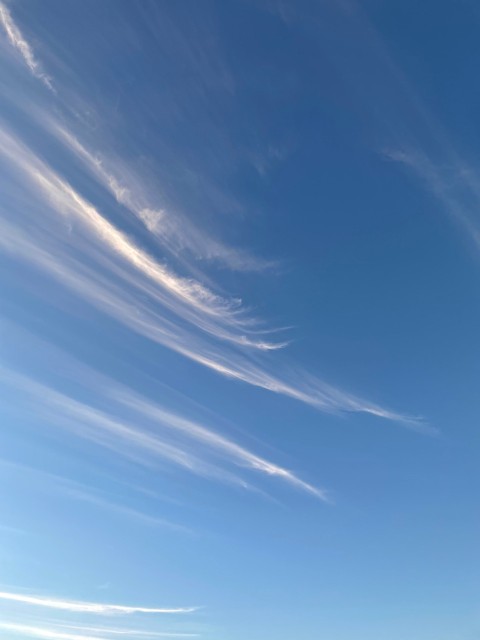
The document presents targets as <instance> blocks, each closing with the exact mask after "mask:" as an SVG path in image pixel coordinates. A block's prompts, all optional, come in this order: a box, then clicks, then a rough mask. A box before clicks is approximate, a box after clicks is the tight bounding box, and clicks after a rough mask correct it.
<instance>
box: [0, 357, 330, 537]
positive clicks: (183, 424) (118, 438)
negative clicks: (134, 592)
mask: <svg viewBox="0 0 480 640" xmlns="http://www.w3.org/2000/svg"><path fill="white" fill-rule="evenodd" d="M89 378H90V379H91V380H92V383H91V385H92V386H91V388H90V389H89V392H90V393H92V392H93V391H94V388H97V390H98V389H101V388H102V386H104V385H105V381H104V380H103V379H102V378H101V377H100V378H99V377H95V376H94V375H91V376H89ZM0 379H2V380H3V382H4V384H7V385H8V386H11V387H13V388H15V389H20V390H22V391H23V392H26V393H27V394H28V396H29V397H30V398H32V399H33V400H34V402H35V405H34V406H35V411H36V413H37V414H38V412H39V410H40V408H41V407H43V408H44V409H46V410H47V413H46V414H45V415H46V416H47V417H48V418H49V419H50V420H51V421H52V422H53V423H54V424H56V425H58V426H59V427H61V428H62V429H67V430H69V432H70V433H73V434H74V435H75V436H77V437H81V438H83V439H87V440H90V441H91V442H93V443H95V444H96V445H99V446H102V447H105V448H107V449H108V450H110V451H111V452H113V453H114V454H116V455H121V456H122V457H125V458H127V459H128V460H130V461H132V462H134V463H140V464H144V465H146V466H147V467H148V466H151V465H152V463H153V462H154V461H155V460H166V461H168V462H169V463H171V464H173V465H175V466H177V467H180V468H181V469H183V470H184V471H187V472H189V473H193V474H196V475H200V476H204V477H207V478H208V477H209V478H212V479H215V480H218V481H221V482H225V483H228V484H237V485H239V486H242V487H244V488H249V484H248V483H247V482H245V480H243V479H242V478H240V477H239V476H238V475H237V474H236V473H235V471H232V470H231V469H230V467H232V466H233V467H234V468H235V467H236V468H238V469H244V470H250V471H251V472H253V473H257V474H260V475H264V476H266V477H272V478H275V479H279V480H282V481H284V482H285V483H287V484H289V485H290V486H292V487H293V488H296V489H298V490H300V491H303V492H306V493H308V494H311V495H313V496H315V497H316V498H319V499H320V500H323V501H325V502H330V501H331V498H330V495H329V493H328V492H327V491H326V490H325V489H321V488H318V487H315V486H313V485H312V484H310V483H308V482H305V481H304V480H302V479H301V478H299V477H298V476H297V475H295V474H294V473H292V472H291V471H289V470H288V469H285V468H283V467H281V466H279V465H277V464H275V463H273V462H271V461H269V460H267V459H265V458H263V457H261V456H258V455H256V454H254V453H253V452H251V451H249V450H248V449H246V448H245V447H242V446H241V445H239V444H238V443H236V442H234V441H232V440H230V439H228V438H226V437H225V436H223V435H221V434H220V433H218V432H215V431H214V430H213V429H211V428H208V427H206V426H205V425H203V424H201V423H199V422H198V421H194V420H191V419H189V418H187V417H185V416H183V415H181V414H179V413H174V412H173V411H171V410H167V409H165V408H164V407H161V406H160V405H158V404H157V403H154V402H151V401H148V400H147V399H146V398H144V397H142V396H139V395H138V394H136V393H133V392H131V391H129V390H128V389H127V388H125V387H123V386H122V385H118V384H115V383H113V381H109V382H108V383H107V387H106V388H105V389H104V390H103V395H102V397H103V398H105V397H106V398H108V397H110V399H111V400H112V401H114V402H115V403H116V406H115V405H112V406H111V411H112V413H106V412H105V411H100V410H98V409H97V408H95V407H93V406H89V405H86V404H85V403H84V402H79V401H78V400H75V399H74V398H71V397H69V396H67V395H65V394H64V393H60V392H59V391H56V390H55V389H52V388H49V387H47V386H46V385H44V384H41V383H38V382H36V381H34V380H31V379H30V378H28V377H26V376H23V375H20V374H18V373H16V372H14V371H11V370H5V369H0ZM125 408H128V409H129V411H130V414H131V413H132V412H133V416H132V417H130V418H129V419H128V420H126V419H125V418H119V417H118V415H119V414H124V413H125ZM142 425H145V426H142ZM172 434H173V435H176V434H179V435H181V436H183V440H182V441H180V442H178V439H176V440H175V441H171V440H172ZM219 463H220V464H219ZM225 466H226V467H227V468H225ZM69 493H72V494H73V495H74V497H77V498H80V499H84V500H87V501H89V502H92V503H94V504H97V505H98V506H103V504H104V503H105V501H104V500H103V499H102V498H101V497H100V498H99V497H97V496H94V495H93V496H92V495H91V493H88V494H85V491H84V490H83V488H82V487H80V488H78V487H75V486H73V487H71V488H70V489H69ZM106 506H107V507H109V508H110V509H112V505H111V503H110V502H108V503H106ZM113 508H114V509H115V505H113ZM117 510H119V511H120V513H124V514H125V515H132V514H130V513H129V512H130V509H129V508H128V507H123V506H118V507H117ZM133 515H136V517H137V519H138V518H142V517H143V518H145V519H146V520H147V521H149V520H154V521H155V522H156V521H157V519H156V518H155V519H153V518H151V517H149V516H146V515H145V516H144V515H143V514H138V513H137V512H135V514H133ZM162 523H163V521H160V523H158V522H157V524H162ZM167 524H169V525H170V526H176V525H171V524H170V523H167Z"/></svg>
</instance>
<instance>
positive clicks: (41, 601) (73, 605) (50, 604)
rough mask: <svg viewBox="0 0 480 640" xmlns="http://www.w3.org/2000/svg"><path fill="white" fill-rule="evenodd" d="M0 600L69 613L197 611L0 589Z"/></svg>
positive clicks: (192, 608)
mask: <svg viewBox="0 0 480 640" xmlns="http://www.w3.org/2000/svg"><path fill="white" fill-rule="evenodd" d="M0 600H8V601H9V602H19V603H22V604H27V605H32V606H35V607H44V608H47V609H56V610H58V611H70V612H71V613H92V614H102V615H116V614H125V615H130V614H135V613H145V614H184V613H193V612H194V611H198V607H175V608H168V607H141V606H126V605H120V604H104V603H101V602H81V601H76V600H60V599H58V598H46V597H43V596H38V595H28V594H22V593H11V592H8V591H0Z"/></svg>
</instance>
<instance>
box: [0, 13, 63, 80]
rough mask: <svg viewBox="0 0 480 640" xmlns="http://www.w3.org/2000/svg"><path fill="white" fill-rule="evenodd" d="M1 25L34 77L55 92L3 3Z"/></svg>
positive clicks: (0, 15) (0, 16) (0, 14)
mask: <svg viewBox="0 0 480 640" xmlns="http://www.w3.org/2000/svg"><path fill="white" fill-rule="evenodd" d="M0 24H1V25H2V26H3V28H4V30H5V33H6V34H7V37H8V40H9V42H10V44H11V45H12V46H13V47H14V48H15V49H16V50H17V51H18V52H19V53H20V55H21V56H22V58H23V61H24V62H25V64H26V65H27V67H28V69H29V70H30V72H31V73H32V75H34V76H35V77H36V78H38V79H39V80H40V81H41V82H43V84H44V85H45V86H46V87H48V88H49V89H50V90H51V91H55V89H54V87H53V84H52V80H51V78H50V77H49V76H48V75H47V74H46V73H45V72H44V71H43V69H42V66H41V64H40V63H39V62H38V60H37V59H36V58H35V55H34V53H33V50H32V47H31V46H30V45H29V43H28V42H27V40H26V39H25V37H24V36H23V35H22V32H21V31H20V29H19V28H18V26H17V25H16V24H15V22H14V20H13V18H12V16H11V14H10V12H9V10H8V9H7V7H6V6H5V5H4V4H3V3H0Z"/></svg>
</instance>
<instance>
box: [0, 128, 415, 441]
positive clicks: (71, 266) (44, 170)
mask: <svg viewBox="0 0 480 640" xmlns="http://www.w3.org/2000/svg"><path fill="white" fill-rule="evenodd" d="M54 128H55V127H54ZM58 136H60V137H63V138H64V141H65V143H66V145H67V147H69V148H70V150H71V151H72V152H73V153H74V154H75V155H76V156H77V157H81V159H82V161H83V162H84V163H85V164H86V165H87V166H88V167H89V169H90V171H91V172H92V173H93V174H94V175H95V178H96V180H97V181H99V182H100V183H102V184H103V185H104V186H105V187H107V188H108V189H109V190H110V191H111V193H113V195H114V197H115V198H116V199H117V201H118V202H120V203H121V204H123V205H124V206H125V207H127V209H128V210H129V211H130V212H131V213H133V215H135V216H136V217H137V218H139V217H140V218H142V216H143V218H145V216H146V217H147V218H148V219H150V221H151V211H152V210H151V209H149V208H148V207H147V206H144V205H143V204H140V205H139V204H138V202H137V201H136V197H134V196H132V195H131V193H130V191H129V189H128V188H126V187H124V186H123V184H121V183H120V182H118V181H117V179H116V178H115V177H114V176H113V174H112V173H111V172H110V171H109V170H108V169H106V168H105V167H104V165H103V164H102V162H101V161H98V160H96V159H95V156H94V155H93V154H92V153H91V152H89V151H88V150H87V149H86V148H85V147H84V146H82V145H81V144H80V143H79V142H78V140H76V138H75V137H74V136H72V135H71V134H70V133H68V132H66V130H65V129H63V130H62V131H59V130H58V131H57V137H58ZM1 142H2V144H1V153H3V155H4V156H5V157H6V158H7V159H8V161H9V162H10V164H11V165H12V166H15V167H16V170H17V172H18V173H20V174H21V175H22V177H23V179H26V180H27V182H28V183H29V185H30V188H31V190H32V194H35V195H40V196H41V197H42V199H43V201H44V203H48V204H49V205H50V207H51V208H52V210H53V211H55V212H56V213H57V214H60V216H61V218H60V220H58V219H57V220H55V219H52V218H51V215H45V216H44V219H42V220H41V221H40V222H39V221H38V220H37V219H36V216H32V217H31V218H30V220H29V221H27V219H26V218H25V219H24V220H23V221H22V220H18V219H16V220H15V221H14V223H13V224H11V223H9V222H5V223H4V224H3V234H2V239H1V240H0V242H2V243H3V245H4V248H5V249H6V250H7V251H10V252H12V251H13V252H14V253H15V254H16V256H17V257H20V258H21V259H22V260H26V261H28V262H30V263H31V264H33V265H35V267H37V268H40V269H42V270H44V271H46V272H48V273H49V274H50V275H51V276H53V277H54V278H56V279H57V280H58V281H60V282H62V284H64V285H65V286H66V287H67V288H69V289H70V290H73V291H75V293H76V294H77V295H80V296H81V297H82V298H84V299H86V300H88V302H90V303H91V304H93V305H94V306H95V307H96V308H98V309H100V310H102V311H103V312H105V313H107V314H108V315H110V316H112V317H113V318H115V320H117V321H119V322H121V323H123V324H126V325H127V326H128V327H130V328H131V329H133V330H134V331H136V332H137V333H140V334H141V335H144V336H146V337H148V338H149V339H152V340H154V341H155V342H158V343H159V344H162V345H163V346H166V347H168V348H170V349H173V350H174V351H176V352H177V353H180V354H182V355H184V356H186V357H187V358H190V359H191V360H194V361H195V362H197V363H199V364H201V365H203V366H205V367H207V368H209V369H212V370H214V371H216V372H217V373H219V374H221V375H223V376H225V377H228V378H232V379H236V380H240V381H243V382H245V383H247V384H250V385H253V386H257V387H260V388H264V389H268V390H270V391H273V392H275V393H278V394H281V395H285V396H288V397H291V398H295V399H297V400H299V401H301V402H304V403H306V404H309V405H311V406H313V407H315V408H317V409H320V410H322V411H328V412H342V411H346V412H364V413H368V414H371V415H375V416H378V417H382V418H384V419H387V420H393V421H396V422H399V423H402V424H404V425H405V426H409V427H412V428H415V429H419V430H428V428H427V427H426V426H425V425H424V424H423V423H422V421H421V420H419V419H417V418H415V417H412V416H408V415H403V414H401V413H397V412H395V411H390V410H389V409H385V408H383V407H381V406H378V405H376V404H374V403H371V402H368V401H366V400H363V399H361V398H358V397H356V396H353V395H352V394H349V393H347V392H344V391H342V390H340V389H336V388H334V387H332V386H331V385H328V384H326V383H324V382H323V381H321V380H319V379H317V378H315V377H314V376H311V375H309V374H306V373H305V372H302V371H295V369H294V368H293V367H291V366H287V365H283V369H284V373H283V374H282V373H280V374H277V373H275V374H274V373H272V372H271V369H272V367H275V370H276V371H280V372H281V371H282V363H271V362H269V361H265V362H259V361H258V360H253V359H252V358H251V356H250V355H249V354H248V349H249V348H253V349H256V350H259V351H270V350H272V349H276V348H279V347H282V346H285V343H271V342H267V341H265V340H258V339H257V338H256V337H255V330H256V329H255V328H256V320H255V319H254V318H252V317H251V316H250V315H249V314H248V313H246V311H245V310H244V309H243V307H242V306H241V303H240V301H239V300H238V299H235V298H226V297H224V296H223V295H219V294H217V293H216V292H215V291H214V290H213V289H212V288H210V287H207V286H205V285H204V284H202V283H201V282H200V281H199V280H197V279H194V278H190V277H184V276H180V275H177V274H176V273H175V272H174V271H173V270H172V269H171V268H170V267H167V266H166V265H165V264H162V263H160V262H159V261H158V260H157V259H156V258H155V257H154V256H153V255H151V254H149V253H147V252H146V251H145V250H144V249H142V248H141V247H140V246H139V245H138V243H137V242H135V241H134V240H133V239H132V238H131V236H129V235H127V233H126V232H125V231H123V230H120V229H119V228H118V227H117V226H115V225H114V224H113V223H112V222H110V221H109V220H108V219H107V218H106V217H105V216H104V215H102V214H101V213H100V211H99V210H98V209H97V208H96V207H95V206H94V205H93V204H91V202H89V201H88V200H87V199H86V198H85V197H84V196H82V195H81V194H80V193H79V192H78V191H77V190H76V189H75V188H74V187H73V186H72V185H71V184H70V183H69V182H68V181H67V180H65V179H64V178H63V177H62V176H61V175H60V174H59V173H57V172H56V171H55V170H54V169H52V168H51V167H50V166H48V165H47V164H46V163H45V162H44V161H43V160H41V159H40V158H39V157H38V156H37V155H35V153H34V152H33V151H32V150H31V149H29V148H28V147H27V146H25V144H23V143H22V142H20V141H19V140H18V139H17V138H16V137H15V135H12V133H11V132H8V131H6V130H5V131H4V132H3V133H2V134H1ZM147 214H148V215H147ZM144 221H145V220H144ZM59 222H63V225H62V224H59ZM160 222H161V221H160ZM27 224H28V225H29V230H28V234H26V233H25V232H24V231H23V230H22V228H21V227H22V226H24V228H26V225H27ZM149 224H150V223H149ZM67 225H70V227H67ZM147 226H149V225H147ZM150 226H151V224H150ZM72 252H73V254H74V255H70V254H71V253H72ZM185 323H188V324H189V325H190V326H186V324H185ZM203 334H204V335H203ZM222 342H225V343H226V344H225V345H223V344H221V343H222ZM229 345H230V346H231V348H230V346H229ZM245 349H247V352H245Z"/></svg>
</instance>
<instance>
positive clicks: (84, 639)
mask: <svg viewBox="0 0 480 640" xmlns="http://www.w3.org/2000/svg"><path fill="white" fill-rule="evenodd" d="M0 629H3V630H4V631H8V632H10V633H15V634H21V635H22V636H23V637H28V638H40V639H44V640H105V637H108V636H112V635H113V636H129V637H134V638H198V637H199V634H197V633H175V632H161V631H140V630H138V629H125V630H122V629H110V628H108V627H86V626H74V625H69V626H66V625H61V626H58V625H57V626H48V627H46V626H41V627H39V626H38V625H35V626H34V625H26V624H18V623H16V622H0ZM72 631H73V632H74V633H71V632H72ZM86 634H88V635H86ZM92 634H95V635H92ZM97 634H101V635H97Z"/></svg>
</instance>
